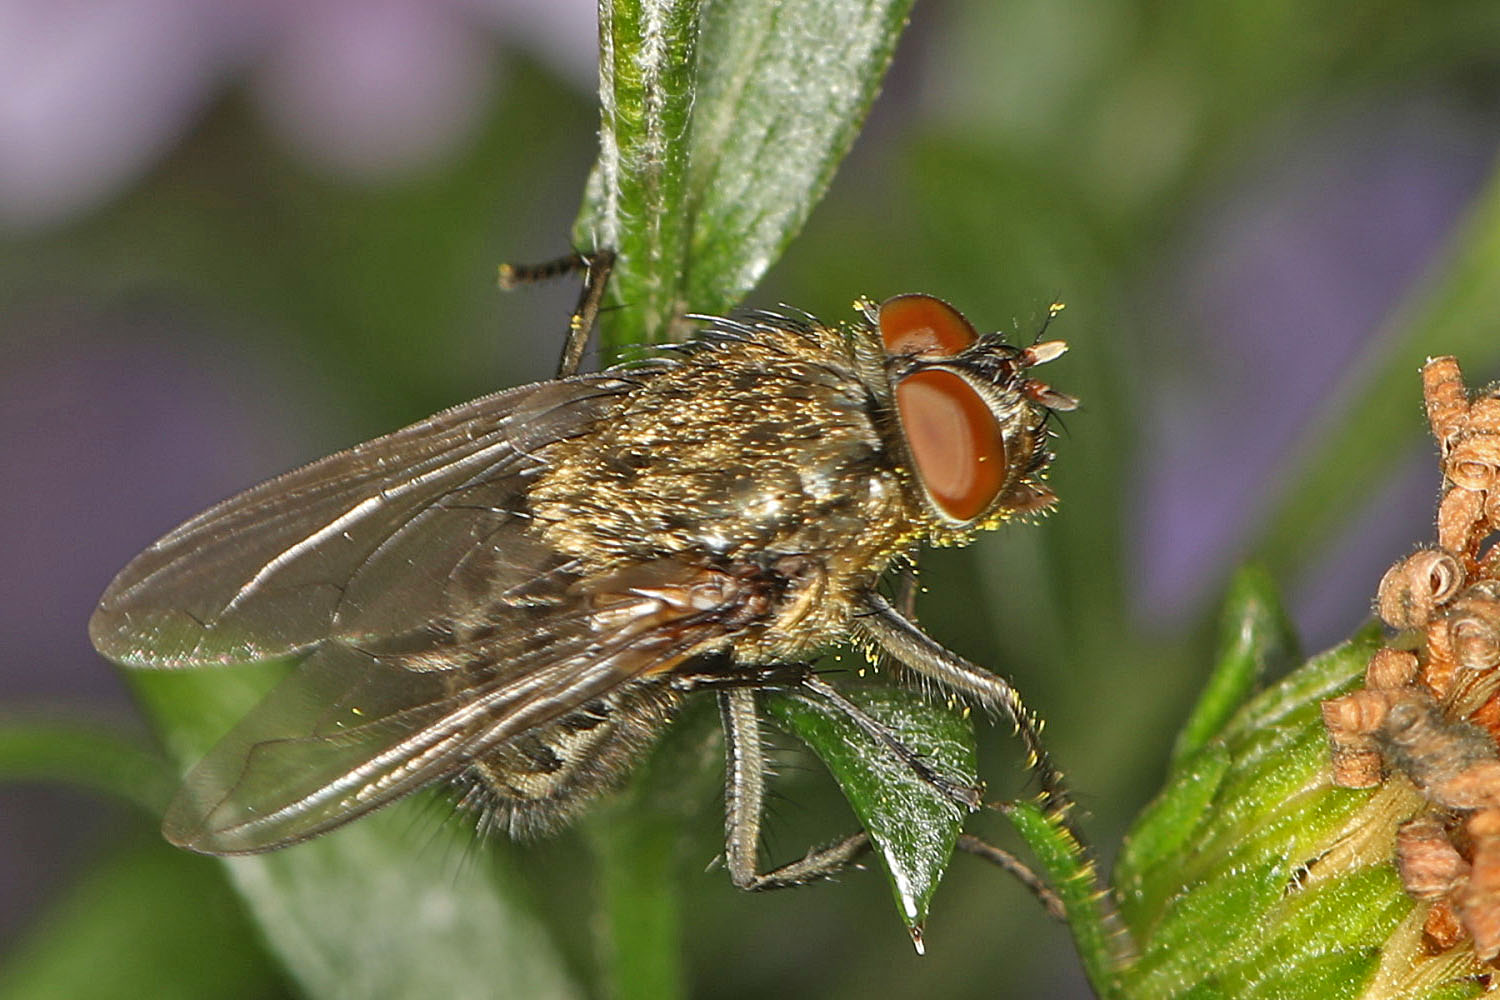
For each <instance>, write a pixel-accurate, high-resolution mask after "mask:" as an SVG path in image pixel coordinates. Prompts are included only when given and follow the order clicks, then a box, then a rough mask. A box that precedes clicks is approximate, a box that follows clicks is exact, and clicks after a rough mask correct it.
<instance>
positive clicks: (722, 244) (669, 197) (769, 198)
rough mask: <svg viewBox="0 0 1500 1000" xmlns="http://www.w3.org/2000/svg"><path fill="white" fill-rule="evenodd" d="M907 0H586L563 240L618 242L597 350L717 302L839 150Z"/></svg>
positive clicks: (804, 200) (819, 182)
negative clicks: (581, 191) (570, 222)
mask: <svg viewBox="0 0 1500 1000" xmlns="http://www.w3.org/2000/svg"><path fill="white" fill-rule="evenodd" d="M911 3H912V0H875V2H871V0H736V2H734V3H710V4H707V5H705V6H704V8H703V10H702V23H701V25H700V24H699V23H698V21H697V15H698V12H699V5H698V3H696V2H691V0H603V2H601V4H600V36H601V39H602V42H601V50H602V55H601V60H600V66H601V72H600V105H601V124H600V153H599V160H598V163H597V164H596V165H595V168H594V173H593V176H592V177H591V179H590V186H589V191H588V193H587V196H586V197H585V200H584V205H583V208H582V211H581V213H580V215H579V218H578V222H577V223H576V225H575V227H574V239H575V240H576V241H577V242H578V243H580V244H582V245H585V246H610V247H614V248H615V249H616V250H617V251H619V254H620V261H619V264H618V265H617V267H616V271H615V276H614V279H613V282H612V285H611V294H612V297H613V299H614V301H615V302H617V303H620V304H623V305H625V306H627V307H628V308H626V309H623V310H620V311H619V312H618V314H616V315H615V316H614V317H613V327H612V329H611V331H610V334H609V339H608V341H607V342H606V345H605V346H606V348H609V349H612V350H617V349H618V348H619V347H620V346H621V345H623V344H634V343H650V342H656V341H661V340H663V339H666V338H667V337H668V336H669V335H670V333H671V330H670V326H671V323H672V321H673V320H674V319H675V318H676V317H677V316H678V315H679V314H680V313H681V312H682V311H683V310H684V309H685V308H687V307H691V308H693V309H696V310H702V311H705V312H722V311H725V310H727V309H729V308H730V307H732V306H733V305H734V304H735V303H737V302H738V301H739V300H740V298H741V297H742V296H744V294H745V293H746V292H747V291H749V290H750V289H751V288H752V287H754V285H755V283H756V282H757V281H759V280H760V278H761V276H762V275H763V274H764V273H765V272H766V270H767V269H768V268H769V267H770V266H771V264H772V263H774V262H775V260H776V259H777V258H778V257H779V256H780V255H781V252H782V251H783V250H784V249H785V247H786V245H787V243H788V242H789V241H790V240H791V238H792V237H793V236H794V235H795V234H796V233H797V231H798V230H799V229H801V227H802V224H803V223H804V222H805V221H806V219H807V217H808V215H809V214H810V213H811V211H812V208H813V206H814V205H815V204H816V203H817V202H818V200H819V199H820V198H821V197H822V196H823V193H824V191H825V190H826V189H827V187H828V184H829V182H830V181H831V180H832V178H833V174H834V171H835V170H836V169H837V167H838V164H839V162H840V160H842V159H843V157H844V155H845V154H846V153H847V152H848V151H849V148H850V146H851V145H852V144H853V142H854V137H855V136H856V135H857V134H858V131H859V126H860V124H861V123H862V122H863V121H864V117H865V115H866V113H867V112H868V111H869V108H870V105H871V103H872V102H873V101H874V99H875V95H876V93H877V91H878V90H879V86H880V80H881V78H882V77H883V76H884V74H885V70H886V68H887V66H888V65H889V64H890V60H891V56H892V54H893V52H894V51H895V45H896V39H897V38H898V37H899V36H900V33H901V29H902V28H903V27H904V26H905V23H906V17H907V14H908V13H909V11H910V9H911Z"/></svg>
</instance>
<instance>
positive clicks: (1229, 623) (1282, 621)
mask: <svg viewBox="0 0 1500 1000" xmlns="http://www.w3.org/2000/svg"><path fill="white" fill-rule="evenodd" d="M1296 650H1297V639H1296V636H1294V635H1293V634H1292V627H1291V623H1290V622H1289V621H1287V617H1286V612H1285V611H1283V610H1282V607H1281V595H1280V594H1279V593H1278V592H1277V590H1276V584H1275V582H1274V581H1272V579H1271V576H1270V574H1269V573H1267V572H1266V571H1265V570H1264V569H1262V568H1260V567H1258V566H1249V567H1245V568H1244V569H1241V570H1240V571H1239V572H1238V573H1236V574H1235V577H1234V580H1233V581H1232V582H1231V583H1230V585H1229V596H1228V598H1227V599H1226V600H1225V602H1224V611H1223V613H1222V614H1221V615H1220V618H1219V653H1218V656H1217V657H1216V658H1215V661H1214V669H1213V673H1212V674H1210V675H1209V678H1208V684H1207V685H1206V686H1205V687H1204V689H1203V693H1202V694H1201V695H1199V696H1198V704H1197V705H1195V706H1194V707H1193V712H1192V714H1191V715H1190V716H1189V717H1188V721H1187V725H1185V726H1184V727H1183V729H1182V732H1181V733H1179V734H1178V736H1177V745H1176V747H1175V748H1174V749H1173V751H1172V761H1173V763H1174V764H1175V763H1177V762H1179V761H1181V760H1183V759H1184V758H1186V757H1189V756H1191V755H1193V754H1194V753H1196V752H1198V750H1200V749H1201V748H1202V747H1203V745H1204V744H1205V743H1207V742H1208V741H1209V740H1211V739H1213V738H1214V736H1216V735H1217V734H1218V732H1219V730H1220V729H1222V728H1223V727H1224V724H1225V723H1226V722H1227V721H1229V717H1230V716H1231V715H1233V714H1234V712H1235V711H1236V710H1237V709H1238V708H1239V707H1240V706H1241V705H1242V704H1244V701H1245V699H1246V698H1248V697H1249V696H1250V693H1251V692H1252V691H1253V690H1255V686H1256V685H1257V684H1259V683H1260V680H1261V678H1263V677H1265V675H1266V674H1267V673H1268V672H1271V671H1274V670H1279V669H1281V668H1284V667H1286V666H1288V665H1290V664H1291V662H1292V661H1293V658H1294V657H1295V656H1296Z"/></svg>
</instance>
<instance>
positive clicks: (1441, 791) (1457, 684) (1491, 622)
mask: <svg viewBox="0 0 1500 1000" xmlns="http://www.w3.org/2000/svg"><path fill="white" fill-rule="evenodd" d="M1422 386H1423V395H1424V398H1425V400H1426V407H1427V419H1428V422H1429V424H1430V425H1431V427H1432V433H1433V436H1434V437H1436V438H1437V442H1438V447H1439V451H1440V455H1441V461H1442V470H1443V495H1442V500H1441V502H1440V503H1439V505H1438V518H1437V544H1436V545H1435V546H1432V547H1429V548H1422V549H1418V550H1417V551H1416V552H1415V553H1413V554H1412V555H1410V556H1407V557H1406V558H1405V559H1402V560H1400V561H1399V562H1397V563H1396V564H1395V565H1394V566H1392V567H1391V568H1390V569H1389V570H1388V571H1387V572H1386V574H1385V577H1384V578H1383V579H1382V580H1381V581H1380V588H1379V591H1378V594H1377V597H1376V611H1377V613H1378V614H1379V615H1380V617H1381V619H1382V620H1383V621H1384V622H1385V623H1386V624H1387V625H1388V626H1390V627H1391V628H1392V629H1395V630H1396V635H1395V636H1394V638H1392V639H1391V641H1390V642H1388V643H1387V644H1386V645H1385V646H1384V647H1383V648H1382V649H1380V650H1378V651H1377V652H1376V653H1375V654H1374V656H1372V657H1371V659H1370V663H1369V666H1368V668H1367V670H1366V672H1365V686H1364V688H1363V689H1361V690H1358V691H1354V692H1351V693H1350V694H1347V695H1344V696H1343V697H1340V698H1333V699H1330V700H1329V701H1325V702H1324V703H1323V720H1324V723H1325V725H1326V726H1327V729H1328V735H1329V740H1330V743H1331V745H1332V763H1333V782H1334V784H1336V785H1340V786H1342V787H1345V788H1368V787H1372V786H1375V785H1380V784H1383V783H1384V782H1386V781H1388V780H1392V778H1399V779H1400V780H1404V781H1407V782H1409V783H1410V785H1411V786H1412V787H1413V788H1415V790H1416V791H1417V793H1418V797H1417V798H1416V800H1415V801H1417V802H1419V803H1420V806H1419V808H1418V809H1417V811H1416V812H1415V814H1414V815H1412V816H1411V817H1409V818H1408V819H1406V820H1405V821H1404V822H1403V823H1402V824H1401V825H1400V826H1399V827H1398V828H1397V832H1396V838H1395V841H1396V842H1395V844H1394V845H1393V854H1394V857H1395V862H1396V868H1397V871H1398V872H1399V873H1400V876H1401V881H1402V884H1403V885H1404V886H1405V888H1406V891H1407V892H1408V893H1409V894H1410V895H1411V896H1412V897H1413V898H1414V899H1417V900H1419V901H1421V902H1424V903H1426V904H1428V905H1429V910H1428V913H1427V917H1426V923H1425V925H1424V930H1425V934H1426V941H1427V944H1428V946H1429V947H1430V948H1431V949H1433V950H1434V951H1446V950H1448V949H1449V948H1452V947H1454V946H1456V945H1458V944H1459V943H1460V942H1462V941H1464V940H1466V939H1467V940H1469V941H1472V943H1473V947H1474V951H1475V954H1476V955H1477V956H1478V957H1479V958H1480V959H1481V960H1483V961H1487V962H1489V961H1494V960H1496V959H1497V958H1500V669H1497V667H1500V544H1488V543H1489V540H1490V538H1491V536H1492V535H1494V534H1495V533H1496V532H1497V531H1500V390H1497V389H1491V390H1490V391H1486V392H1484V393H1480V394H1479V395H1477V396H1475V397H1471V396H1470V394H1469V391H1468V389H1467V388H1466V387H1465V385H1464V381H1463V373H1462V372H1461V371H1460V370H1459V366H1458V362H1457V361H1456V360H1455V359H1453V358H1436V359H1433V360H1430V361H1428V363H1427V365H1426V366H1425V367H1424V368H1423V370H1422Z"/></svg>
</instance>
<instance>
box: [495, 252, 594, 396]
mask: <svg viewBox="0 0 1500 1000" xmlns="http://www.w3.org/2000/svg"><path fill="white" fill-rule="evenodd" d="M614 268H615V252H614V251H613V250H595V251H594V252H593V253H587V254H585V253H579V252H576V251H575V252H574V253H570V254H568V255H567V256H566V257H559V258H557V259H556V260H549V261H547V262H546V263H543V264H501V265H500V278H499V282H500V287H501V288H502V289H504V290H506V291H509V290H510V289H512V288H517V287H519V286H521V285H530V284H534V283H536V282H538V281H550V280H552V279H553V278H560V277H563V276H564V275H569V274H576V273H577V272H579V271H583V272H584V276H583V291H582V292H580V293H579V295H578V305H577V306H576V307H575V308H574V309H573V315H572V316H570V317H568V339H567V341H566V342H565V343H564V344H563V352H562V359H561V360H560V361H559V362H558V364H557V377H558V378H567V377H568V376H569V375H576V374H578V366H579V365H580V364H582V363H583V352H584V350H585V349H586V348H587V347H588V343H589V336H590V334H592V333H593V331H594V324H595V323H596V322H597V321H598V319H599V307H600V306H601V305H602V304H603V302H604V289H605V288H606V287H608V285H609V275H610V272H612V271H613V270H614Z"/></svg>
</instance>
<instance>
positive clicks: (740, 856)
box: [719, 687, 870, 891]
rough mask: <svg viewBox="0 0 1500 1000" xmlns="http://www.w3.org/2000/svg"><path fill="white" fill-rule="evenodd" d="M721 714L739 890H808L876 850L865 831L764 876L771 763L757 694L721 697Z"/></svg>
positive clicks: (727, 831)
mask: <svg viewBox="0 0 1500 1000" xmlns="http://www.w3.org/2000/svg"><path fill="white" fill-rule="evenodd" d="M719 712H720V715H721V716H722V718H723V720H724V758H725V776H724V857H725V863H726V865H727V866H728V868H729V878H730V879H731V880H732V881H733V882H734V884H735V885H736V886H738V887H739V888H741V889H748V890H751V891H761V890H765V889H785V888H789V887H791V886H794V885H805V884H807V883H808V882H815V881H817V880H819V879H824V878H828V877H829V876H831V875H834V874H836V873H837V872H839V871H840V870H842V869H843V868H845V867H847V866H848V865H849V863H850V862H852V861H853V860H854V859H855V858H857V857H859V856H860V855H861V854H863V853H865V852H866V851H868V850H869V849H870V838H869V836H868V835H867V834H865V833H864V832H863V831H861V832H859V833H856V834H854V835H852V836H849V837H845V838H844V839H843V840H841V841H839V842H838V843H836V844H834V845H832V846H831V847H824V848H820V849H817V850H813V851H809V852H808V854H807V856H806V857H804V858H802V859H801V860H800V861H793V862H792V863H791V864H788V865H782V866H781V867H780V868H775V869H772V870H771V871H769V872H761V871H760V870H759V864H758V860H759V859H758V858H757V855H758V854H759V848H760V818H761V809H762V808H763V807H764V805H765V795H766V757H765V744H764V743H763V742H762V740H761V736H760V712H759V710H758V709H757V708H756V705H755V691H754V689H752V688H749V687H731V688H728V689H726V690H723V691H720V692H719Z"/></svg>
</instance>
